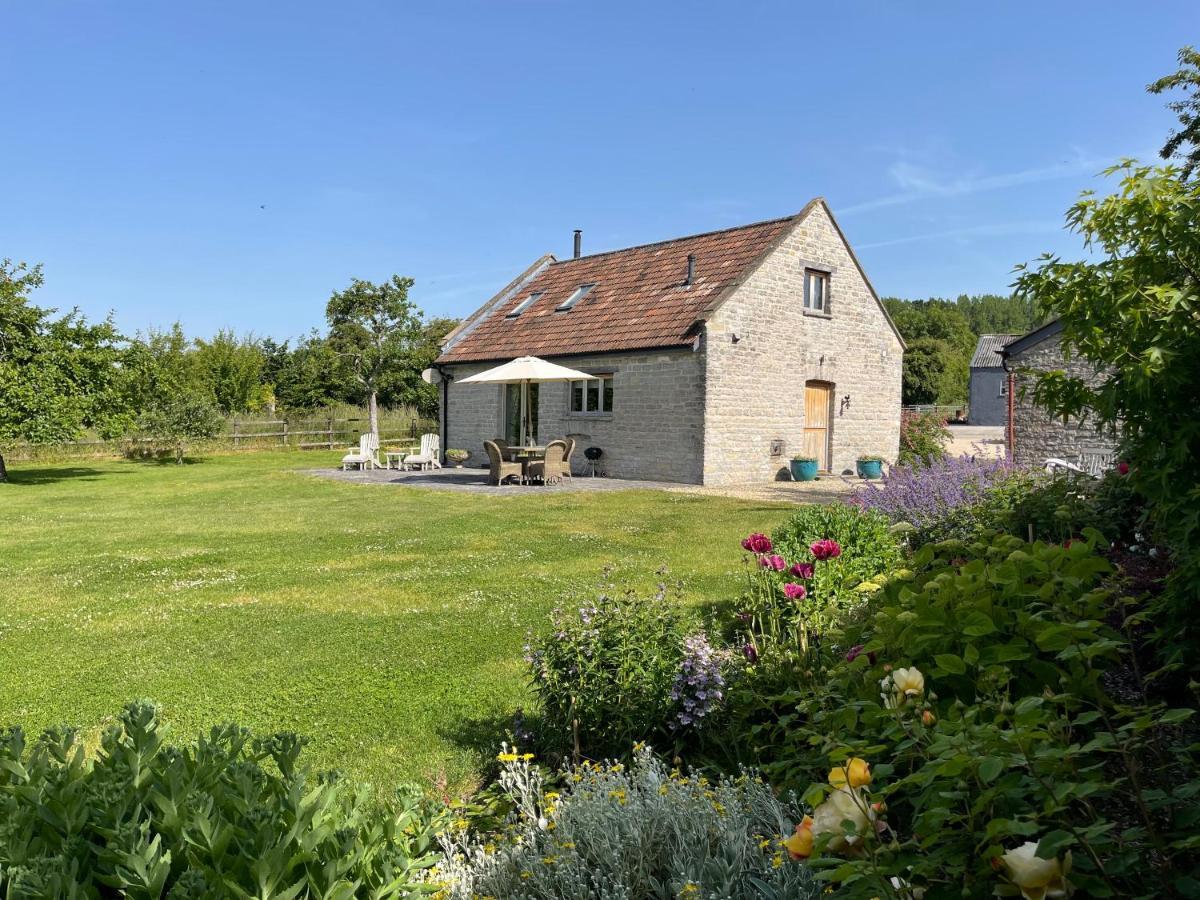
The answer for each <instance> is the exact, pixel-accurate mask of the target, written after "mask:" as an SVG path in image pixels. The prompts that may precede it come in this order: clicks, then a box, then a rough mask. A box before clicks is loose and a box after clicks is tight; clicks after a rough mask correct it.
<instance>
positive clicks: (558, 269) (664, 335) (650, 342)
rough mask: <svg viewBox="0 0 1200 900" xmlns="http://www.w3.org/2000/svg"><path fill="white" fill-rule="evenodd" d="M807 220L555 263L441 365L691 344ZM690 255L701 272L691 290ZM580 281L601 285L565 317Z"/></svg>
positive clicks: (464, 336) (470, 325) (477, 321)
mask: <svg viewBox="0 0 1200 900" xmlns="http://www.w3.org/2000/svg"><path fill="white" fill-rule="evenodd" d="M803 215H804V213H803V212H801V213H799V214H797V215H795V216H788V217H787V218H783V219H773V220H771V221H769V222H757V223H755V224H753V225H743V226H740V227H738V228H728V229H725V230H724V231H712V232H708V233H706V234H697V235H692V236H690V237H682V238H675V239H674V240H669V241H660V242H659V243H656V244H644V245H642V246H640V247H630V248H628V249H626V250H614V251H611V252H609V253H596V254H593V255H592V256H584V257H580V258H579V259H567V260H561V261H554V262H551V263H550V264H549V265H547V266H545V267H544V268H542V269H541V270H540V271H537V272H536V273H535V274H534V275H533V277H532V278H530V279H529V280H528V281H526V282H525V283H524V284H522V285H520V287H519V289H518V290H515V291H513V292H511V293H510V294H509V295H508V296H507V297H506V298H505V299H504V300H502V301H500V302H499V303H498V304H497V305H495V306H494V307H493V308H491V309H489V310H486V311H481V313H480V314H477V315H476V317H474V318H473V319H472V320H468V321H467V322H466V323H465V324H464V326H463V328H462V330H461V331H460V334H461V337H458V338H457V339H452V343H451V346H450V347H449V348H448V349H447V350H446V351H445V352H444V353H443V354H442V355H441V357H439V359H438V362H440V363H455V362H473V361H475V362H483V361H492V360H502V359H512V358H514V357H517V356H562V355H568V354H574V353H603V352H609V351H617V350H642V349H651V348H659V347H683V346H690V345H691V343H692V341H693V340H694V338H695V331H694V329H693V325H694V324H695V323H696V321H697V320H699V319H701V318H703V316H704V313H705V311H706V310H707V309H708V308H709V307H710V306H711V305H712V304H713V303H714V301H716V300H717V299H718V298H719V297H720V296H721V295H722V293H723V292H724V291H725V290H726V289H727V288H730V287H732V286H733V285H734V284H736V283H738V282H739V281H741V280H742V278H743V277H744V276H745V274H746V273H747V270H749V269H750V268H751V267H752V266H753V264H754V263H755V261H757V260H758V259H759V258H760V257H761V256H762V255H763V254H764V253H765V252H766V251H767V250H769V249H770V248H771V247H772V246H773V245H774V244H775V242H776V241H778V240H780V239H782V237H783V235H784V234H785V232H786V231H787V230H788V228H789V227H790V226H791V225H792V224H793V223H794V222H796V221H797V220H798V219H800V218H802V217H803ZM689 254H694V255H695V257H696V269H695V277H694V279H693V282H692V284H690V285H687V284H685V283H684V281H685V279H686V276H687V258H688V255H689ZM582 284H595V285H596V287H595V288H594V289H593V290H592V291H591V292H590V293H589V294H588V295H587V296H586V297H585V298H584V299H582V300H580V301H579V303H578V304H577V305H576V306H575V307H573V308H572V309H570V310H563V311H558V310H557V307H558V306H559V305H560V304H561V303H562V302H563V301H564V300H566V299H567V298H568V297H570V296H571V294H573V293H574V292H575V290H576V289H577V288H578V287H579V286H580V285H582ZM539 292H540V293H541V294H542V296H541V297H539V298H538V299H537V300H536V301H535V302H534V303H532V304H531V305H530V306H528V307H526V308H525V309H524V310H522V311H521V314H520V315H518V316H516V317H512V318H509V316H508V314H509V313H510V312H512V311H513V310H514V309H515V308H516V307H517V305H518V304H520V303H521V302H523V301H524V300H525V299H527V298H528V297H529V296H530V294H534V293H539Z"/></svg>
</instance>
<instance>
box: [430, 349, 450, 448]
mask: <svg viewBox="0 0 1200 900" xmlns="http://www.w3.org/2000/svg"><path fill="white" fill-rule="evenodd" d="M433 368H434V370H435V371H436V372H437V373H438V374H439V375H441V376H442V402H441V403H440V404H439V406H440V409H439V410H438V413H439V415H438V419H439V420H440V425H441V432H442V433H441V435H440V436H439V440H438V444H440V445H441V448H442V458H441V459H440V460H439V462H441V463H442V464H443V465H445V463H446V450H447V449H449V448H448V447H447V446H446V442H447V441H448V440H450V381H451V380H452V379H453V377H454V376H452V375H451V374H450V373H449V372H447V371H446V368H445V367H444V366H441V365H439V364H437V363H434V364H433Z"/></svg>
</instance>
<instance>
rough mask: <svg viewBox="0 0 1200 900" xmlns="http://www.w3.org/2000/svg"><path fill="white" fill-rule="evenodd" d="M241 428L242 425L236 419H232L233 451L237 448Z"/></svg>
mask: <svg viewBox="0 0 1200 900" xmlns="http://www.w3.org/2000/svg"><path fill="white" fill-rule="evenodd" d="M241 427H242V424H241V423H240V422H239V421H238V420H237V419H234V420H233V449H234V450H236V449H237V446H238V437H239V433H240V431H241Z"/></svg>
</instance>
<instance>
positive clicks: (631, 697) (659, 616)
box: [526, 587, 723, 759]
mask: <svg viewBox="0 0 1200 900" xmlns="http://www.w3.org/2000/svg"><path fill="white" fill-rule="evenodd" d="M526 661H527V662H528V663H529V668H530V673H531V678H532V682H533V687H534V690H535V691H536V692H537V695H538V697H539V699H540V701H541V709H542V726H543V727H542V729H541V731H540V733H539V737H540V738H541V740H542V746H544V747H545V748H546V749H548V750H550V751H553V752H558V753H565V752H567V751H568V750H569V751H570V752H571V753H572V754H573V755H574V757H576V758H579V757H580V756H581V755H586V756H589V757H592V758H596V759H600V758H604V757H606V756H618V755H621V754H624V753H627V752H628V749H629V747H630V746H632V744H633V743H634V742H635V741H639V740H645V741H648V740H659V741H667V742H673V741H677V740H678V739H680V737H681V735H683V734H684V733H686V732H688V731H690V730H695V728H697V727H698V726H699V725H700V724H702V722H703V719H704V717H705V716H706V715H707V714H708V711H709V709H711V708H712V706H713V705H715V704H717V703H719V702H720V700H721V698H722V686H723V677H722V676H721V674H720V667H721V661H722V660H721V657H720V655H719V654H717V653H715V652H714V651H713V650H712V648H711V647H710V646H709V644H708V640H707V638H706V637H705V636H704V635H703V633H702V632H697V633H694V634H689V633H688V632H687V631H686V630H685V629H684V627H683V625H682V620H681V616H680V612H679V608H678V605H677V604H676V602H675V601H674V600H672V599H671V598H670V597H669V596H668V595H667V592H666V589H665V588H661V587H660V589H659V591H658V592H657V593H656V594H654V595H653V596H651V597H648V598H643V597H639V596H638V595H637V594H635V593H634V592H632V591H627V592H625V593H621V594H614V593H607V594H604V595H603V596H601V597H600V599H599V600H597V601H596V602H595V603H589V604H587V605H585V606H583V607H580V608H578V609H573V608H567V607H563V606H560V607H557V608H556V609H555V610H554V612H553V613H552V614H551V629H550V631H549V632H547V633H546V634H545V635H543V636H542V637H541V638H539V639H537V640H536V641H532V640H531V642H530V644H529V646H528V647H527V650H526ZM697 704H699V705H697Z"/></svg>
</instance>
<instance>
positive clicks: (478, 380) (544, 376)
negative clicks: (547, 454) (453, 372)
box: [459, 356, 596, 444]
mask: <svg viewBox="0 0 1200 900" xmlns="http://www.w3.org/2000/svg"><path fill="white" fill-rule="evenodd" d="M595 377H596V376H595V375H589V374H588V373H587V372H580V371H577V370H576V369H568V368H567V367H566V366H560V365H558V364H556V363H552V362H547V361H546V360H544V359H539V358H538V357H536V356H519V357H517V358H516V359H514V360H512V361H511V362H506V363H504V365H501V366H496V367H495V368H494V369H487V370H485V371H483V372H480V373H478V374H477V375H471V376H468V377H467V378H464V379H462V381H460V382H459V384H519V385H521V443H522V444H531V443H533V435H532V434H530V431H531V430H532V422H531V417H530V415H529V385H531V384H540V383H542V382H544V381H590V380H592V379H594V378H595Z"/></svg>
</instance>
